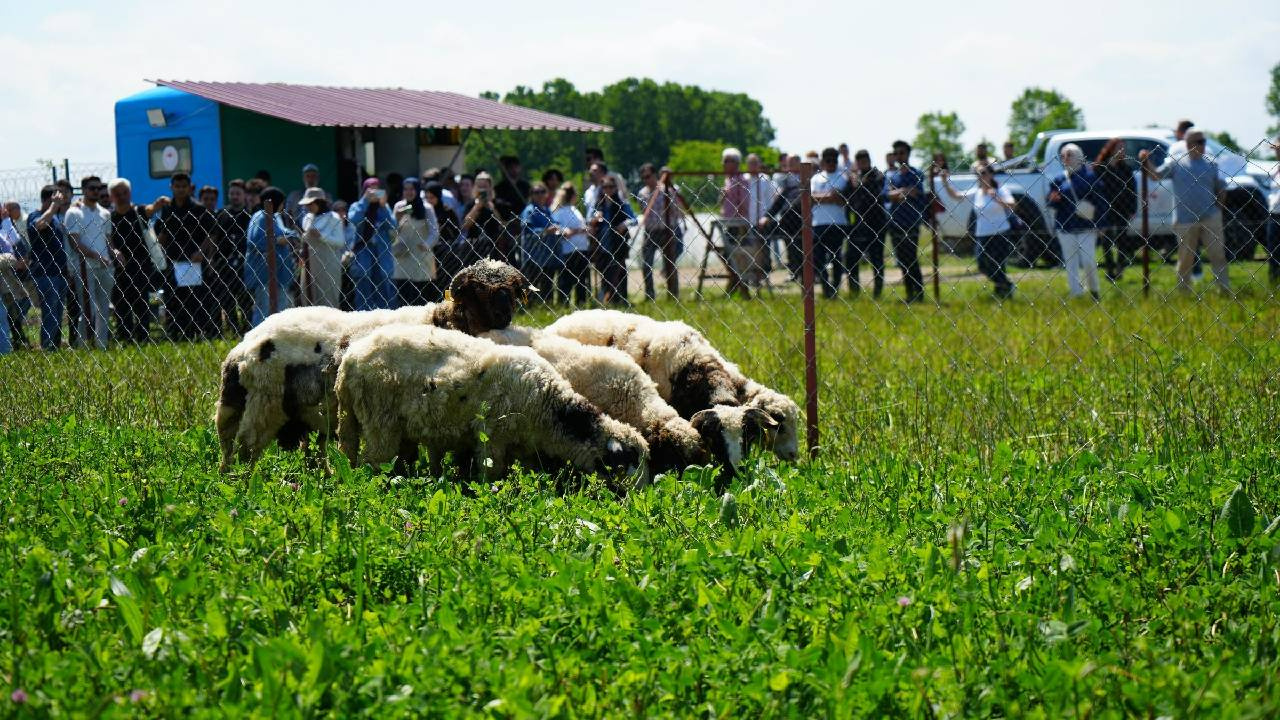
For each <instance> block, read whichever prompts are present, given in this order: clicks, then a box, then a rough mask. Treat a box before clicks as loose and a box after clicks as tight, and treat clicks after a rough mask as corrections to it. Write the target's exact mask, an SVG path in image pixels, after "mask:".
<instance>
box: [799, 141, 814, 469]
mask: <svg viewBox="0 0 1280 720" xmlns="http://www.w3.org/2000/svg"><path fill="white" fill-rule="evenodd" d="M812 178H813V163H803V164H802V165H801V166H800V216H801V221H802V223H803V225H802V226H801V230H800V237H801V241H802V242H803V250H804V264H803V265H802V266H801V267H802V271H801V283H802V286H803V289H802V293H803V298H804V407H805V420H806V425H807V433H806V437H807V440H808V443H807V444H808V446H809V457H813V456H814V455H816V454H817V452H818V343H817V338H816V337H815V330H816V327H817V322H816V319H815V313H814V308H813V276H814V271H815V268H814V266H813V196H812V195H811V194H810V190H809V181H810V179H812Z"/></svg>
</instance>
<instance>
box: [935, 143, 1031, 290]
mask: <svg viewBox="0 0 1280 720" xmlns="http://www.w3.org/2000/svg"><path fill="white" fill-rule="evenodd" d="M976 171H977V174H978V184H977V185H975V186H973V187H971V188H969V189H968V190H966V191H964V192H960V191H959V190H957V189H956V188H955V186H954V185H952V184H951V171H949V170H947V169H946V168H943V169H942V172H941V173H940V174H939V177H940V178H941V180H942V188H943V189H944V190H945V191H946V192H947V195H949V196H950V197H951V199H953V200H958V201H960V202H963V203H965V204H967V205H968V206H969V207H970V209H971V210H972V211H973V217H974V224H973V236H974V237H973V252H974V255H976V256H977V259H978V270H980V271H981V272H982V274H983V275H986V276H987V277H988V278H990V279H991V282H992V283H994V284H995V289H996V297H997V298H1001V299H1003V298H1008V297H1012V296H1013V282H1011V281H1010V280H1009V275H1008V274H1007V273H1006V272H1005V263H1006V262H1008V260H1009V255H1010V254H1011V253H1012V252H1013V242H1012V241H1011V240H1010V239H1009V232H1010V231H1011V230H1012V229H1013V227H1012V225H1011V224H1010V222H1009V214H1010V213H1012V212H1013V209H1014V198H1013V193H1011V192H1009V189H1008V188H1005V187H1000V183H998V182H996V176H995V172H994V171H993V170H992V168H991V164H990V163H981V164H979V165H978V166H977V167H976Z"/></svg>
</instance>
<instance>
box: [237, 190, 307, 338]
mask: <svg viewBox="0 0 1280 720" xmlns="http://www.w3.org/2000/svg"><path fill="white" fill-rule="evenodd" d="M260 198H261V201H262V207H261V209H259V210H258V211H257V212H255V213H254V214H253V217H252V218H250V220H249V231H248V233H247V234H246V237H245V253H244V287H245V290H247V291H248V292H249V293H250V294H251V295H253V317H252V318H251V319H250V321H249V324H250V325H251V326H253V327H257V326H258V325H259V324H260V323H261V322H262V321H263V320H265V319H266V318H267V316H268V315H270V314H272V313H273V312H280V311H281V310H286V309H288V308H289V307H290V306H291V304H292V303H291V301H290V298H289V286H290V285H292V284H293V278H294V271H295V270H296V266H295V263H294V260H293V245H292V243H291V240H292V238H294V237H296V236H297V232H296V231H294V230H293V229H292V225H293V224H292V223H286V222H285V214H286V213H288V211H289V208H286V207H285V206H284V192H283V191H282V190H280V188H278V187H275V186H271V187H268V188H267V189H265V190H263V191H262V193H261V195H260ZM268 208H270V209H271V211H272V218H271V221H270V223H268V220H267V209H268ZM268 226H272V227H273V228H274V230H275V243H274V245H275V247H274V248H272V247H270V246H269V245H268V239H267V227H268ZM269 252H274V253H275V254H276V272H275V288H276V291H275V296H276V302H275V307H272V304H271V294H272V293H271V280H272V279H271V277H270V276H269V275H268V274H267V253H269Z"/></svg>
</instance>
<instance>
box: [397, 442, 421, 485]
mask: <svg viewBox="0 0 1280 720" xmlns="http://www.w3.org/2000/svg"><path fill="white" fill-rule="evenodd" d="M417 465H418V443H417V441H414V440H403V439H402V440H401V441H400V448H399V450H398V451H397V453H396V467H395V472H396V474H397V475H404V476H406V477H407V476H409V475H412V474H413V471H414V470H415V469H416V468H417Z"/></svg>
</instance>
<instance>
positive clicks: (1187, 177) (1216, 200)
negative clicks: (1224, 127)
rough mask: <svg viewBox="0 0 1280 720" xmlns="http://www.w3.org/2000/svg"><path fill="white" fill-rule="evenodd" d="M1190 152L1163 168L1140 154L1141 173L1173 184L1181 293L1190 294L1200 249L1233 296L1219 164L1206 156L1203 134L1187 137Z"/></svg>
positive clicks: (1171, 158) (1196, 132)
mask: <svg viewBox="0 0 1280 720" xmlns="http://www.w3.org/2000/svg"><path fill="white" fill-rule="evenodd" d="M1186 142H1187V152H1186V154H1185V155H1179V156H1177V157H1174V156H1173V155H1170V156H1169V158H1168V159H1167V160H1165V161H1164V164H1162V165H1161V166H1160V167H1158V168H1157V167H1152V165H1151V157H1150V153H1149V152H1148V151H1146V150H1143V151H1142V152H1140V153H1138V160H1139V161H1141V162H1142V169H1143V171H1144V172H1146V173H1147V175H1148V176H1149V177H1151V178H1152V179H1155V180H1161V179H1163V178H1171V179H1172V180H1173V197H1174V211H1173V219H1174V222H1175V223H1176V224H1177V229H1176V232H1177V234H1178V290H1180V291H1183V292H1190V291H1191V269H1192V266H1193V265H1195V261H1196V258H1197V257H1198V256H1199V254H1200V246H1201V245H1202V244H1203V245H1206V246H1208V249H1209V261H1210V262H1211V263H1212V264H1213V276H1214V278H1216V279H1217V281H1218V287H1220V288H1222V291H1223V292H1227V293H1229V292H1231V281H1230V280H1229V279H1228V277H1227V254H1226V250H1225V249H1224V247H1223V242H1222V237H1223V235H1222V211H1221V209H1220V208H1221V203H1222V200H1223V197H1224V195H1225V193H1226V187H1225V185H1224V183H1223V182H1222V176H1221V175H1219V174H1218V164H1217V163H1216V162H1214V161H1213V160H1212V159H1210V158H1208V157H1206V156H1205V154H1204V149H1205V139H1204V132H1203V131H1200V130H1196V129H1195V128H1192V129H1191V130H1190V132H1188V133H1187V137H1186Z"/></svg>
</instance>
